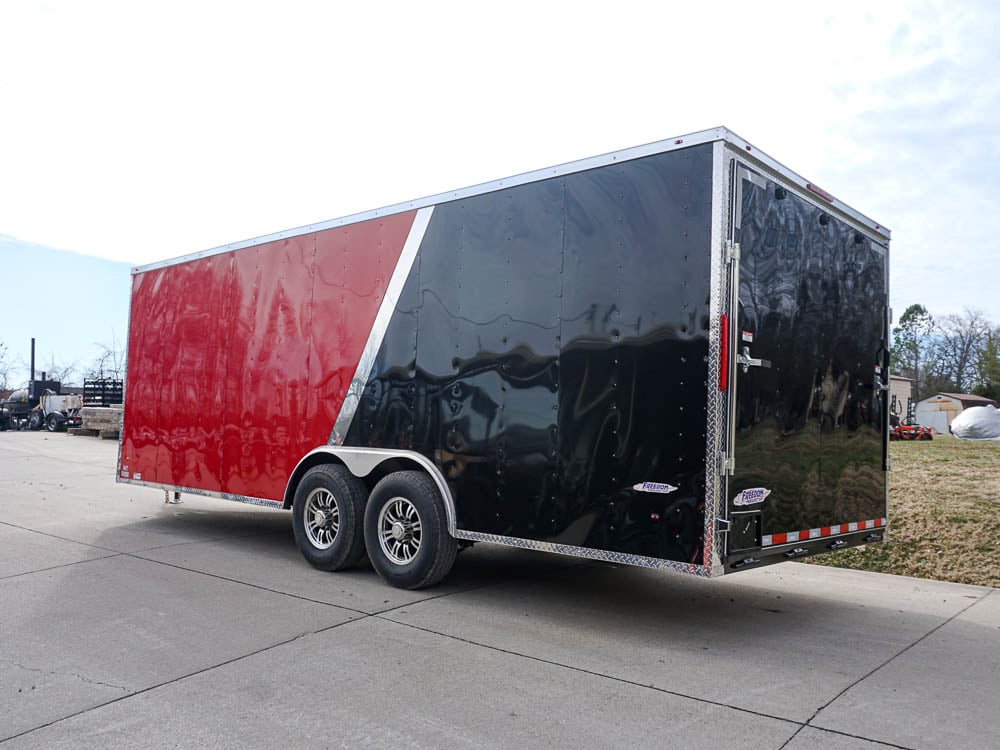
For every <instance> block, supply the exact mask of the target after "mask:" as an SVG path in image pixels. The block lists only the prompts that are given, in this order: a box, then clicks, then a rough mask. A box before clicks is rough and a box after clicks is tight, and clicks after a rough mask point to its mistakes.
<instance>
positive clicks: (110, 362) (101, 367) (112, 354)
mask: <svg viewBox="0 0 1000 750" xmlns="http://www.w3.org/2000/svg"><path fill="white" fill-rule="evenodd" d="M98 346H99V347H100V348H101V353H100V354H98V355H97V358H96V359H94V361H93V362H91V364H90V367H88V368H87V370H86V371H85V372H84V377H85V378H95V379H98V380H104V379H105V378H110V379H113V380H122V379H124V377H125V351H124V349H123V348H122V347H121V344H120V343H119V341H118V339H117V337H116V336H115V335H114V333H113V332H112V334H111V345H110V346H109V345H108V344H98Z"/></svg>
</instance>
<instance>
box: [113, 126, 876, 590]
mask: <svg viewBox="0 0 1000 750" xmlns="http://www.w3.org/2000/svg"><path fill="white" fill-rule="evenodd" d="M889 238H890V233H889V231H888V230H887V229H886V228H885V227H883V226H882V225H881V224H879V223H877V222H875V221H873V220H871V219H869V218H867V217H866V216H864V215H863V214H861V213H859V212H857V211H855V210H853V209H851V208H849V207H848V206H847V205H845V204H844V203H842V202H841V201H839V200H837V199H835V198H834V197H833V196H831V195H829V194H828V193H827V192H826V191H824V190H823V189H821V188H819V187H817V186H816V185H815V184H814V183H812V182H810V181H808V180H806V179H804V178H802V177H800V176H799V175H797V174H796V173H795V172H792V171H791V170H789V169H787V168H785V167H784V166H782V165H781V164H779V163H778V162H777V161H775V160H774V159H772V158H771V157H770V156H768V155H766V154H765V153H763V152H762V151H760V150H758V149H757V148H756V147H754V146H752V145H751V144H750V143H748V142H747V141H745V140H743V139H742V138H740V137H739V136H737V135H735V134H734V133H732V132H731V131H729V130H727V129H725V128H717V129H714V130H708V131H704V132H700V133H696V134H692V135H686V136H682V137H679V138H671V139H669V140H665V141H660V142H657V143H652V144H649V145H645V146H639V147H636V148H631V149H626V150H623V151H618V152H615V153H611V154H606V155H603V156H598V157H594V158H590V159H584V160H581V161H577V162H573V163H570V164H564V165H562V166H557V167H553V168H548V169H543V170H540V171H537V172H532V173H528V174H523V175H519V176H517V177H513V178H509V179H504V180H499V181H497V182H492V183H488V184H484V185H478V186H475V187H470V188H467V189H463V190H456V191H454V192H451V193H447V194H443V195H438V196H434V197H431V198H426V199H423V200H417V201H413V202H410V203H405V204H400V205H396V206H391V207H389V208H384V209H379V210H376V211H371V212H368V213H364V214H358V215H354V216H349V217H346V218H342V219H335V220H332V221H328V222H324V223H321V224H315V225H310V226H305V227H300V228H298V229H294V230H290V231H285V232H279V233H277V234H273V235H269V236H266V237H260V238H257V239H253V240H248V241H244V242H238V243H235V244H232V245H226V246H224V247H219V248H215V249H212V250H208V251H205V252H200V253H196V254H193V255H188V256H185V257H181V258H177V259H175V260H169V261H164V262H160V263H153V264H151V265H147V266H143V267H139V268H136V269H134V270H133V278H132V299H131V323H130V330H129V342H128V352H129V360H128V374H127V378H126V396H125V412H124V427H123V432H122V438H121V444H120V457H119V465H118V479H119V481H121V482H128V483H133V484H142V485H147V486H152V487H158V488H162V489H164V490H166V491H167V492H168V493H170V495H169V496H173V495H172V493H179V492H187V493H197V494H207V495H212V496H217V497H222V498H226V499H230V500H239V501H243V502H248V503H254V504H258V505H264V506H268V507H273V508H283V509H291V521H292V526H293V529H294V535H295V539H296V541H297V543H298V546H299V548H300V550H301V552H302V554H303V555H304V557H305V558H306V559H307V560H308V561H309V562H310V563H311V564H312V565H314V566H316V567H318V568H322V569H325V570H340V569H343V568H347V567H350V566H352V565H354V564H355V563H357V562H358V561H359V560H360V559H361V558H362V557H363V556H364V555H365V554H366V552H367V554H368V556H369V557H370V559H371V562H372V565H373V567H374V568H375V570H376V571H377V572H378V573H379V574H380V575H381V576H382V577H383V578H384V579H385V580H386V581H387V582H388V583H390V584H392V585H394V586H399V587H404V588H420V587H423V586H429V585H431V584H433V583H435V582H437V581H439V580H441V579H442V578H443V577H444V576H445V575H446V574H447V572H448V571H449V569H450V568H451V566H452V563H453V561H454V559H455V555H456V552H457V550H458V549H459V547H460V546H467V545H469V544H471V543H474V542H488V543H493V544H500V545H509V546H514V547H521V548H529V549H536V550H544V551H548V552H555V553H559V554H563V555H571V556H576V557H582V558H589V559H597V560H606V561H610V562H616V563H625V564H630V565H638V566H643V567H649V568H660V569H666V570H673V571H679V572H683V573H689V574H694V575H699V576H717V575H722V574H725V573H729V572H732V571H738V570H743V569H748V568H755V567H759V566H763V565H767V564H771V563H775V562H780V561H782V560H788V559H796V558H803V557H807V556H810V555H815V554H818V553H822V552H826V551H828V550H831V549H838V548H842V547H851V546H855V545H860V544H868V543H872V542H876V541H879V540H881V539H882V538H883V537H884V535H885V533H886V527H887V517H886V498H887V485H886V473H885V472H886V469H887V446H888V443H887V439H888V438H887V435H888V414H889V410H888V403H887V392H888V388H887V385H886V383H887V381H888V365H889V362H888V343H887V342H888V316H889V313H888V307H887V304H888V247H889Z"/></svg>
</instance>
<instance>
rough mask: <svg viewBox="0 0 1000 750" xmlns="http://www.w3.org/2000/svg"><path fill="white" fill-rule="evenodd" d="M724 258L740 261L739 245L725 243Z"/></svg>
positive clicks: (736, 243)
mask: <svg viewBox="0 0 1000 750" xmlns="http://www.w3.org/2000/svg"><path fill="white" fill-rule="evenodd" d="M726 257H727V258H728V259H729V260H731V261H733V260H739V259H740V243H739V242H727V243H726Z"/></svg>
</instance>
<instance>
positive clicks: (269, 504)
mask: <svg viewBox="0 0 1000 750" xmlns="http://www.w3.org/2000/svg"><path fill="white" fill-rule="evenodd" d="M118 482H119V483H120V484H135V485H138V486H139V487H151V488H153V489H157V490H166V491H167V492H183V493H184V494H185V495H201V496H202V497H218V498H221V499H223V500H232V501H233V502H237V503H246V504H247V505H260V506H261V507H264V508H275V509H276V510H282V509H283V508H284V504H283V503H282V501H281V500H268V499H267V498H264V497H250V496H249V495H233V494H230V493H228V492H214V491H212V490H201V489H197V488H195V487H179V486H177V485H173V484H160V483H159V482H143V481H142V480H135V479H126V478H125V477H119V478H118Z"/></svg>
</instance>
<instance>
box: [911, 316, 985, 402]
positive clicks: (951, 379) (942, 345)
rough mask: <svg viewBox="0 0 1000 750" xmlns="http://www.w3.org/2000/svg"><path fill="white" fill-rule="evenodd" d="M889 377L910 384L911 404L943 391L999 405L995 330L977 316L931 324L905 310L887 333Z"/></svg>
mask: <svg viewBox="0 0 1000 750" xmlns="http://www.w3.org/2000/svg"><path fill="white" fill-rule="evenodd" d="M892 372H893V373H894V374H896V375H902V376H903V377H907V378H912V379H913V381H914V389H913V390H914V400H920V399H923V398H927V397H928V396H931V395H933V394H935V393H938V392H939V391H943V392H945V393H974V394H976V395H979V396H986V397H987V398H992V399H995V400H997V401H998V402H1000V327H997V326H995V325H994V324H993V323H992V322H991V321H989V320H987V319H986V316H985V315H984V314H983V313H982V311H980V310H973V309H968V308H967V309H966V310H965V311H963V312H962V314H961V315H943V316H941V317H938V318H935V317H934V316H932V315H931V314H930V313H929V312H928V311H927V308H926V307H924V306H923V305H910V306H909V307H908V308H906V310H905V311H904V312H903V314H902V315H901V316H900V317H899V323H898V325H897V326H896V327H895V328H893V330H892Z"/></svg>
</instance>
